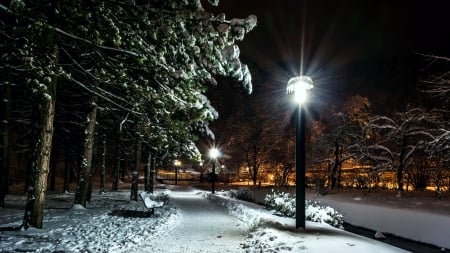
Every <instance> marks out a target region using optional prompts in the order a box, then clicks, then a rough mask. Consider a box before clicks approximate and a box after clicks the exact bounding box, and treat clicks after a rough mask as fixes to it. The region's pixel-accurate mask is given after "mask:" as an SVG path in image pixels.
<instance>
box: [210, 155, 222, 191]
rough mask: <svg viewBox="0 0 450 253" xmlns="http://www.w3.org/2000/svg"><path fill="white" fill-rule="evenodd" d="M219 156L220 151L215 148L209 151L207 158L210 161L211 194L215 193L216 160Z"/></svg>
mask: <svg viewBox="0 0 450 253" xmlns="http://www.w3.org/2000/svg"><path fill="white" fill-rule="evenodd" d="M219 156H220V151H219V150H218V149H217V148H211V149H210V150H209V157H211V159H212V173H211V193H212V194H214V192H215V191H216V160H217V158H218V157H219Z"/></svg>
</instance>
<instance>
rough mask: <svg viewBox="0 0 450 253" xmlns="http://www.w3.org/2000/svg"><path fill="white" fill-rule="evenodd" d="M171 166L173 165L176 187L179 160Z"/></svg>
mask: <svg viewBox="0 0 450 253" xmlns="http://www.w3.org/2000/svg"><path fill="white" fill-rule="evenodd" d="M173 165H175V185H178V167H180V166H181V161H180V160H175V161H173Z"/></svg>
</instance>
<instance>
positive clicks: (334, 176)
mask: <svg viewBox="0 0 450 253" xmlns="http://www.w3.org/2000/svg"><path fill="white" fill-rule="evenodd" d="M339 148H340V146H339V143H338V142H337V141H335V142H334V165H333V168H332V169H331V175H330V179H331V184H330V190H332V189H334V188H335V187H336V182H337V171H338V168H339V163H340V162H339Z"/></svg>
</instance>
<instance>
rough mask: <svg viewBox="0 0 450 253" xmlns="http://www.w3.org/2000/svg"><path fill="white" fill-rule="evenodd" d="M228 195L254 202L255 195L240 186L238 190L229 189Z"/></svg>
mask: <svg viewBox="0 0 450 253" xmlns="http://www.w3.org/2000/svg"><path fill="white" fill-rule="evenodd" d="M230 197H231V198H235V199H240V200H244V201H249V202H255V195H254V194H253V192H252V191H250V190H249V189H247V188H242V189H239V190H231V191H230Z"/></svg>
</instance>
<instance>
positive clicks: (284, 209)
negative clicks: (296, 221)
mask: <svg viewBox="0 0 450 253" xmlns="http://www.w3.org/2000/svg"><path fill="white" fill-rule="evenodd" d="M264 204H265V206H266V208H267V209H272V210H275V211H277V212H279V213H280V214H282V215H284V216H287V217H293V218H294V217H295V207H296V205H295V197H294V196H292V197H291V195H290V194H289V193H284V192H281V193H280V192H275V191H273V190H272V194H267V195H266V197H265V198H264ZM305 208H306V211H305V213H306V220H309V221H313V222H324V223H328V224H330V225H331V226H333V227H337V228H340V229H342V228H343V223H344V221H343V216H342V214H340V213H339V212H337V211H336V210H334V209H333V208H332V207H329V206H324V205H322V204H321V203H320V202H318V201H310V200H308V201H306V202H305Z"/></svg>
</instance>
